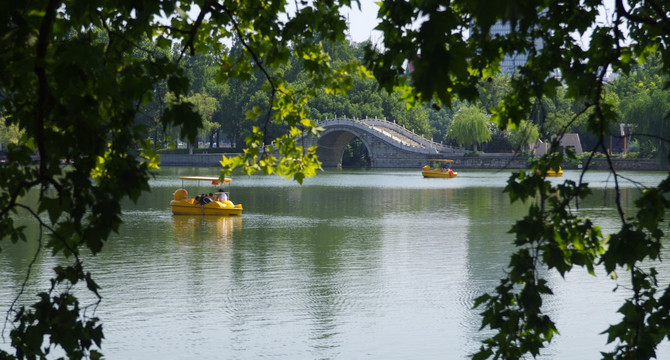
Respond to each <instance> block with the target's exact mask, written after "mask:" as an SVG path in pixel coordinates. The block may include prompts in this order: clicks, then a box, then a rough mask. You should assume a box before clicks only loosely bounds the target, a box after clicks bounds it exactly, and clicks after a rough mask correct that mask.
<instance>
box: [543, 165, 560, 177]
mask: <svg viewBox="0 0 670 360" xmlns="http://www.w3.org/2000/svg"><path fill="white" fill-rule="evenodd" d="M547 176H553V177H560V176H563V169H562V168H561V167H560V166H559V167H558V171H556V170H554V169H549V170H547Z"/></svg>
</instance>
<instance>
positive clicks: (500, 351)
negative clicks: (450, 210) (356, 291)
mask: <svg viewBox="0 0 670 360" xmlns="http://www.w3.org/2000/svg"><path fill="white" fill-rule="evenodd" d="M603 2H604V1H598V0H590V1H569V2H559V1H546V0H525V1H519V0H511V1H504V2H491V1H489V0H455V1H451V2H449V3H443V2H436V1H432V0H414V1H411V2H407V1H406V0H384V1H381V3H380V9H379V13H378V18H379V20H380V24H379V26H378V30H380V31H381V32H382V33H383V43H382V44H380V46H379V47H377V48H375V47H373V46H369V47H368V49H367V51H366V56H365V62H366V65H367V68H368V69H370V71H371V73H372V74H374V77H375V78H376V80H377V81H378V83H379V85H380V86H381V87H382V88H384V89H386V90H387V91H388V92H389V93H393V92H394V91H401V93H402V97H403V98H404V99H406V100H408V101H409V103H410V104H419V103H424V102H427V103H431V104H432V105H434V107H436V108H439V107H441V106H446V107H450V106H451V105H453V104H454V103H455V101H457V99H460V100H467V101H469V102H471V103H473V102H474V101H476V99H477V97H478V96H479V91H478V88H477V86H478V84H480V83H481V81H489V79H493V78H494V77H495V75H496V74H497V73H499V71H500V66H499V63H500V60H501V59H502V58H503V56H504V55H512V54H515V53H524V54H526V55H528V59H529V60H528V62H527V63H526V64H525V65H523V66H521V67H520V68H519V69H518V72H517V73H516V74H515V76H513V77H512V79H511V81H510V84H509V88H510V89H511V92H510V93H509V94H507V95H506V96H504V97H503V98H502V101H496V100H492V101H491V102H490V103H491V104H492V105H494V106H495V107H494V108H493V109H492V110H491V112H492V119H493V120H494V121H496V122H497V123H498V124H499V126H500V127H501V128H505V127H506V125H507V124H509V123H512V124H519V123H520V122H521V121H522V120H523V119H528V118H530V113H531V112H532V108H533V104H535V103H536V101H535V99H544V98H548V99H554V95H555V94H556V91H557V89H560V88H563V89H565V97H566V98H567V99H572V100H574V101H575V103H576V104H579V106H580V108H577V109H574V114H575V115H574V116H573V117H571V118H568V119H563V120H566V121H567V123H566V125H565V126H564V127H562V128H561V129H560V131H561V132H565V131H566V130H567V127H569V126H572V124H573V123H574V122H575V121H578V119H580V116H584V119H585V120H584V128H585V129H586V130H587V131H589V132H591V133H592V134H593V137H594V141H593V147H594V149H598V148H601V149H602V150H605V141H606V136H607V134H608V131H609V130H610V129H611V128H613V127H615V126H616V125H617V124H618V122H619V121H620V118H619V114H618V112H617V111H616V105H615V104H614V103H613V101H612V100H611V98H609V97H608V96H606V94H605V78H606V75H607V73H608V71H610V70H613V71H614V72H616V73H619V74H623V75H627V74H631V73H634V72H636V71H638V69H639V67H638V64H645V63H647V62H648V61H649V60H650V59H652V57H653V56H652V54H654V53H658V58H657V59H656V61H657V62H656V68H657V70H658V72H659V73H660V74H664V75H667V74H668V72H669V70H670V49H669V48H668V47H667V44H668V42H669V40H670V4H669V3H668V2H666V1H660V0H644V1H642V0H616V1H615V2H614V6H615V7H614V9H610V11H609V12H608V14H610V15H609V17H608V18H607V19H606V20H607V21H604V22H603V21H599V19H598V14H599V13H601V12H602V10H603V9H604V8H603ZM357 3H358V2H357V1H351V0H313V1H294V2H290V1H282V0H277V1H264V0H245V1H232V0H230V1H228V0H221V1H213V0H205V1H198V2H189V1H173V0H164V1H148V0H139V1H138V0H116V1H102V0H86V1H83V0H74V1H60V0H41V1H30V2H16V1H15V2H11V1H5V2H2V4H1V5H0V35H1V36H0V64H2V65H1V66H0V111H1V112H2V113H1V114H0V116H2V117H3V118H4V119H5V122H6V126H8V127H11V126H16V127H18V129H19V130H20V131H22V132H23V135H22V139H23V141H22V142H20V143H19V144H15V145H10V146H9V147H8V151H7V157H8V160H9V161H8V163H7V164H6V165H2V166H0V234H1V235H0V236H2V241H3V243H2V245H3V246H4V245H6V243H5V241H12V242H17V241H28V240H30V241H38V242H39V243H40V244H43V246H44V247H45V248H47V249H49V250H50V252H51V253H52V254H54V255H59V256H60V255H64V257H65V260H64V261H63V263H62V264H60V265H58V266H57V267H56V268H55V269H54V276H53V280H52V284H53V286H52V287H51V289H49V290H47V291H44V292H43V293H40V294H39V300H38V302H37V303H36V304H34V305H33V306H32V307H19V308H12V309H10V314H11V315H12V316H11V317H12V318H11V321H12V325H13V326H12V329H11V331H10V337H11V341H12V346H13V348H14V350H15V352H14V354H8V353H6V352H4V351H3V352H0V357H4V358H12V357H14V358H42V357H45V356H46V353H47V352H50V351H51V350H52V349H53V348H59V349H60V350H62V351H63V352H64V353H65V354H66V356H67V357H68V358H74V359H77V358H99V357H100V356H101V354H100V353H99V348H100V344H101V341H102V338H103V334H102V327H101V324H100V322H99V320H98V319H97V318H94V317H87V316H85V315H84V313H83V312H82V311H81V308H82V306H81V305H80V304H79V302H78V300H77V298H76V297H75V296H74V295H73V294H72V293H71V292H70V291H68V289H70V288H71V285H74V284H76V283H83V284H85V285H86V287H87V288H88V289H89V291H91V292H92V293H93V294H96V295H97V294H98V293H97V291H98V285H97V284H96V283H95V281H94V279H93V276H92V275H91V274H90V273H88V272H86V271H85V267H84V258H83V255H82V250H83V249H88V250H89V251H90V252H91V253H93V254H96V253H98V252H100V251H101V250H102V248H103V246H104V243H105V240H106V239H107V238H108V236H109V234H110V233H111V232H113V231H116V230H117V229H118V227H119V226H120V224H121V220H120V211H121V209H120V205H119V203H120V200H121V199H123V198H126V197H129V198H131V199H137V198H138V196H139V195H140V193H141V192H142V191H146V190H147V189H148V179H149V177H150V175H151V170H152V169H153V168H155V167H156V164H157V161H156V156H155V154H153V153H152V149H151V147H150V146H149V144H148V142H147V141H146V138H147V133H146V127H145V126H144V125H142V123H141V122H138V120H137V115H138V112H139V111H140V110H141V109H142V108H143V106H146V105H148V104H149V103H151V102H152V101H155V100H156V98H157V97H158V98H163V95H160V96H157V92H158V90H157V89H159V85H160V84H163V86H165V89H166V90H167V92H170V93H172V94H173V98H172V99H173V100H169V101H168V102H166V103H165V111H163V112H162V115H161V116H160V117H159V120H158V122H159V123H160V124H161V125H162V126H164V127H174V128H175V129H179V131H180V135H179V136H180V138H182V139H188V140H189V141H193V140H194V139H195V136H196V135H197V132H198V129H199V128H200V127H201V126H202V118H201V116H200V115H199V113H198V112H197V111H196V110H195V107H194V105H193V104H192V103H191V102H187V101H184V98H185V97H187V96H189V95H190V94H189V93H188V91H189V85H190V84H189V80H188V77H187V75H186V73H185V71H184V68H183V67H182V66H180V65H179V63H180V62H182V61H184V59H185V56H186V55H187V54H189V55H190V56H195V55H198V54H203V53H211V54H215V55H216V56H215V61H216V64H217V66H218V71H217V72H216V73H215V74H214V75H213V77H214V78H215V79H216V81H217V82H218V83H219V84H225V83H228V84H229V85H230V86H232V85H233V84H235V83H236V82H237V84H241V83H243V82H244V81H247V80H249V79H252V78H260V79H263V83H265V86H266V88H265V91H266V92H265V94H266V97H267V98H266V100H267V106H265V107H260V106H256V107H254V108H252V110H251V111H249V112H248V113H247V117H248V118H249V119H254V120H256V121H257V122H258V123H259V125H257V126H255V127H254V128H253V130H252V133H251V135H250V136H248V137H247V138H246V139H245V143H246V149H245V152H244V155H243V156H241V157H239V158H233V159H224V161H223V162H222V164H223V167H224V172H230V171H232V170H233V169H235V168H238V167H243V168H244V169H245V170H246V171H247V172H249V173H252V172H255V171H264V172H266V173H278V174H281V175H284V176H288V177H293V178H294V179H295V180H297V181H299V182H300V181H302V179H304V177H306V176H311V175H314V174H315V171H316V169H318V167H319V163H318V159H317V158H316V155H315V149H313V148H312V149H306V150H303V149H302V148H301V147H299V146H298V144H297V141H296V138H297V137H299V136H302V135H304V134H316V133H318V130H319V128H318V127H317V126H316V125H315V124H314V122H313V121H312V119H310V118H309V116H308V115H307V111H306V110H305V104H307V103H308V101H309V99H311V98H313V97H314V96H315V94H316V93H317V92H318V91H325V92H326V93H328V94H335V95H338V94H344V93H345V92H346V90H347V89H348V88H350V87H351V86H352V85H353V84H354V80H353V78H352V75H363V76H366V75H368V72H367V70H366V68H365V67H363V66H362V65H361V63H360V62H359V61H358V60H357V59H352V60H351V61H342V62H340V61H338V62H337V64H335V62H334V61H332V59H331V58H330V56H329V55H328V54H327V53H326V52H325V51H324V45H323V44H324V42H326V41H331V42H333V43H337V42H342V41H345V33H346V21H345V19H344V18H343V17H342V16H341V15H340V12H339V11H340V9H341V8H343V7H349V6H352V5H353V6H355V5H356V4H357ZM188 14H193V17H192V18H191V17H189V15H188ZM165 19H168V20H165ZM499 21H502V22H504V23H506V24H509V25H510V28H511V29H512V31H511V32H510V33H509V34H506V35H497V36H491V34H490V29H491V26H492V25H493V24H495V23H496V22H499ZM582 36H584V37H585V38H584V41H577V40H575V38H576V37H582ZM147 42H151V43H153V44H155V46H152V47H149V46H145V45H144V44H146V43H147ZM232 42H234V46H233V47H232V48H231V51H230V52H226V51H224V50H225V47H226V45H225V44H230V43H232ZM540 42H541V43H542V47H539V46H536V44H538V43H540ZM168 53H170V54H173V55H172V57H169V56H167V55H166V54H168ZM291 54H293V55H295V59H298V60H297V61H299V62H300V63H301V66H300V68H301V70H300V75H299V76H305V81H306V84H307V85H308V86H301V87H295V86H293V85H292V84H290V83H289V82H287V81H286V80H285V79H284V77H283V76H288V75H292V76H295V77H296V78H297V76H298V75H297V74H295V73H293V74H290V73H287V72H284V70H285V69H284V68H283V66H285V65H286V64H287V63H288V62H289V61H290V60H289V59H291ZM408 61H409V62H411V63H412V64H413V68H414V71H413V72H412V74H411V75H410V76H409V77H408V76H406V75H405V70H404V66H405V64H406V63H407V62H408ZM662 79H663V80H662V81H663V82H664V84H663V86H662V88H664V87H666V86H667V85H668V84H667V83H665V82H666V80H665V79H667V78H662ZM198 86H200V85H198ZM201 87H203V88H206V87H207V85H206V84H204V85H202V86H201ZM261 98H262V97H261V96H259V97H257V99H261ZM652 99H654V101H658V99H660V98H655V97H653V98H652ZM645 101H646V100H645ZM487 104H488V103H487ZM486 106H488V105H486ZM661 110H662V109H661ZM662 119H663V120H662V121H661V123H667V116H666V117H663V118H662ZM272 123H275V124H282V125H283V126H284V129H285V130H283V131H282V132H281V133H280V134H278V135H277V138H276V139H274V145H273V146H271V147H270V148H265V145H266V144H269V143H270V140H271V139H270V138H269V135H268V134H269V131H270V124H272ZM663 129H667V127H666V128H663ZM237 130H239V129H237ZM667 134H668V133H667V132H665V133H663V132H660V133H659V132H657V133H655V134H649V135H653V136H654V137H655V138H657V139H658V140H660V141H664V142H665V143H667V141H668V135H667ZM555 145H557V144H555ZM137 149H139V151H136V150H137ZM265 150H268V152H267V153H266V154H267V156H263V153H264V151H265ZM275 150H277V154H278V155H274V151H275ZM603 152H605V153H606V151H603ZM33 154H35V155H36V159H35V157H34V156H33ZM568 156H570V155H568ZM62 160H70V161H72V166H70V167H62V166H61V161H62ZM562 160H563V154H559V153H554V152H552V153H551V154H549V155H548V156H546V157H543V158H542V159H540V160H538V161H537V162H536V163H534V165H533V169H532V171H531V172H528V173H526V172H519V173H516V174H514V175H513V176H512V177H511V178H510V181H509V184H508V187H507V188H506V191H507V192H508V193H509V195H510V198H511V200H512V201H517V200H525V201H529V202H530V203H531V205H530V206H529V213H528V215H527V216H526V217H524V218H523V219H521V220H519V222H518V223H517V224H516V225H514V226H513V228H512V232H513V233H514V234H515V244H516V245H517V246H518V250H517V251H516V252H515V253H514V254H513V255H512V257H511V260H510V266H509V269H508V272H507V276H506V277H505V278H504V279H502V280H501V282H500V285H499V286H498V287H497V288H496V289H494V290H493V291H492V293H490V294H485V295H483V296H482V297H480V298H479V299H478V300H477V302H476V304H475V305H476V306H478V307H480V308H481V309H482V310H481V311H482V315H483V317H482V319H483V321H482V326H483V327H485V328H490V329H491V330H492V332H493V335H492V336H491V338H489V339H487V340H485V341H484V342H483V344H482V347H481V349H480V351H479V352H478V353H477V354H475V356H474V357H475V359H484V358H489V357H493V358H522V357H525V356H527V355H531V356H537V355H538V354H540V353H541V351H542V348H543V347H544V346H545V345H546V344H547V343H548V342H550V341H551V339H552V337H553V336H554V335H555V334H556V332H557V329H556V327H555V325H554V323H553V321H552V320H551V318H550V317H549V316H548V315H547V314H546V312H545V311H544V309H543V307H542V298H543V297H546V296H550V294H551V292H552V291H551V288H550V287H549V285H548V283H547V281H546V280H545V279H544V278H542V275H541V274H542V273H543V272H542V271H540V270H541V269H543V268H549V269H554V270H556V271H558V272H559V273H561V274H565V273H566V272H568V271H570V270H571V269H573V268H574V267H575V266H576V267H583V268H586V269H587V270H588V271H591V272H594V269H595V268H596V267H597V266H601V267H604V269H605V270H606V271H607V272H610V273H614V272H627V273H628V274H629V275H630V286H629V288H630V289H631V292H632V294H631V296H630V297H629V298H628V299H627V300H626V301H625V303H624V304H622V306H621V308H620V310H619V312H620V314H621V321H620V322H619V323H617V324H613V325H612V326H611V327H610V328H609V329H607V334H608V340H609V341H610V342H613V343H614V347H613V349H612V350H611V351H610V352H608V353H605V354H603V357H604V358H606V359H628V358H635V359H646V358H651V357H654V356H655V355H656V354H655V349H656V347H657V345H658V344H659V342H660V341H662V340H663V339H666V338H667V337H668V335H669V334H670V325H668V323H669V322H668V319H670V310H669V309H670V290H669V289H667V288H663V287H660V285H658V282H657V274H656V271H655V270H654V268H653V261H656V260H658V259H659V251H660V248H661V246H662V241H663V240H664V239H665V234H664V232H663V229H662V227H660V226H661V225H662V224H663V223H664V221H665V217H664V216H665V211H666V210H667V209H668V208H669V207H670V201H668V192H670V179H666V180H665V181H663V182H662V183H660V184H659V185H658V186H657V187H653V188H648V189H644V190H643V191H642V194H641V198H640V199H639V200H638V201H637V202H636V206H637V212H636V213H626V212H625V211H624V209H623V207H622V206H621V203H620V201H619V199H618V197H617V201H616V203H617V210H618V212H619V215H620V226H619V228H618V230H617V231H615V232H614V233H612V234H603V233H602V231H601V230H600V228H599V227H598V226H597V225H596V224H594V223H593V222H592V221H591V220H590V219H586V218H582V217H580V216H579V214H578V213H576V212H573V211H572V207H571V206H572V205H571V204H573V203H574V201H573V200H578V199H580V198H583V197H584V196H587V194H588V193H589V189H588V185H587V184H585V183H582V182H573V181H565V182H564V183H562V184H560V185H552V184H551V183H549V182H547V181H546V180H545V179H544V174H545V173H546V170H548V169H549V168H555V169H556V168H558V166H559V165H560V163H561V162H562ZM588 165H589V161H588V160H587V166H586V168H585V171H587V170H588V167H589V166H588ZM536 170H537V171H536ZM611 171H612V173H613V174H614V175H615V176H614V179H615V180H617V179H618V175H617V173H616V169H615V168H614V167H612V168H611ZM31 190H32V191H38V192H39V202H38V204H37V205H36V206H30V205H29V204H27V203H25V202H23V200H22V199H23V197H22V196H24V195H25V194H26V193H27V192H28V191H31ZM19 210H21V211H25V212H27V213H29V214H30V215H32V216H33V219H34V221H35V223H36V224H38V226H39V228H40V231H39V232H38V233H39V234H40V235H39V238H37V239H27V238H26V233H25V232H24V229H23V228H22V227H20V226H18V225H17V224H15V223H14V221H13V218H12V214H13V213H15V212H16V211H19ZM40 249H42V247H40ZM643 261H644V262H645V264H644V266H642V265H641V264H642V262H643Z"/></svg>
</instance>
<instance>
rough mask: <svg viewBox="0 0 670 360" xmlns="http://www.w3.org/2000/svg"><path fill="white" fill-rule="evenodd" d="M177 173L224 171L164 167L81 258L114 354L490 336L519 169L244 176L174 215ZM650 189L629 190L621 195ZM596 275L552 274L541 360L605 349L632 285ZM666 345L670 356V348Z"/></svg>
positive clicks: (327, 354) (448, 347) (607, 198)
mask: <svg viewBox="0 0 670 360" xmlns="http://www.w3.org/2000/svg"><path fill="white" fill-rule="evenodd" d="M178 175H213V170H212V169H206V168H203V169H181V168H175V169H167V170H163V172H162V173H161V174H160V175H159V176H158V177H157V178H156V180H155V182H154V183H153V184H152V185H153V186H152V192H151V193H149V194H146V195H145V196H143V197H142V198H141V199H140V201H139V202H138V203H137V204H135V203H130V202H129V203H127V204H124V209H125V210H124V222H125V224H124V226H123V227H122V228H121V230H120V232H119V233H118V234H116V235H115V236H114V237H113V238H112V239H110V241H109V242H108V243H107V245H106V246H105V249H104V251H103V253H102V254H101V255H100V256H97V257H94V258H85V260H84V262H85V265H86V266H87V267H88V270H90V271H92V272H93V273H94V274H97V275H96V276H97V277H96V280H97V281H98V283H99V284H100V285H101V286H102V295H103V297H104V299H103V303H102V305H101V306H100V307H99V308H98V311H97V313H96V315H97V316H99V317H100V318H101V319H102V321H103V324H104V329H105V336H106V340H105V342H104V343H103V349H102V350H103V353H105V355H106V357H107V358H108V359H164V358H167V359H221V358H227V359H228V358H230V359H237V358H279V359H315V358H322V359H334V358H343V359H350V358H362V357H365V358H383V359H408V358H417V357H418V358H448V359H465V358H467V355H468V354H470V353H472V352H473V351H475V350H476V348H477V347H478V341H479V340H481V339H482V338H483V337H484V336H485V335H486V334H485V333H481V332H480V331H479V324H480V318H479V316H478V314H477V311H476V310H472V309H471V307H472V303H473V299H474V298H476V297H477V296H478V295H480V294H482V293H483V292H486V291H491V290H492V289H493V288H494V287H495V286H496V285H497V284H498V279H499V278H500V276H501V275H502V274H503V273H504V271H505V267H506V265H507V263H508V261H509V260H508V259H509V254H510V252H511V251H512V250H513V249H512V247H511V246H510V244H511V241H512V238H511V235H509V234H507V231H508V230H509V228H510V227H511V225H512V224H513V223H514V222H515V221H516V220H517V219H519V218H520V216H521V215H522V214H523V213H524V211H525V208H526V205H524V204H513V205H510V204H509V201H508V198H507V195H506V194H504V193H503V192H502V188H503V187H504V185H505V182H506V180H507V178H508V177H509V172H507V173H504V172H477V171H467V172H460V173H459V177H458V178H455V179H449V180H448V181H445V180H444V179H423V178H422V177H421V176H420V173H419V172H418V171H404V170H400V171H343V172H327V173H325V174H321V175H319V176H318V177H317V178H314V179H309V180H308V181H306V184H305V185H304V186H298V185H296V184H295V183H292V182H288V181H285V180H281V179H278V178H276V177H262V176H259V177H249V178H248V177H236V178H235V179H234V181H233V183H232V189H231V197H232V198H233V199H234V201H235V202H239V203H243V204H244V207H245V213H244V215H242V216H241V217H215V216H211V217H209V216H208V217H201V216H173V215H172V214H171V213H170V210H169V201H170V199H171V196H172V195H171V194H172V192H173V191H174V189H175V188H177V187H178V186H180V182H179V181H178V180H175V179H177V177H178ZM643 175H644V176H643V178H642V179H641V180H640V181H645V182H652V181H653V176H654V175H653V174H643ZM570 176H575V177H577V176H578V175H576V174H573V173H571V172H569V171H568V172H566V177H570ZM656 179H660V177H659V175H656ZM552 181H553V180H552ZM589 181H591V182H592V183H593V184H596V189H595V190H594V192H593V195H592V196H591V197H589V198H587V199H586V200H585V201H583V202H582V203H581V204H580V209H581V210H580V212H581V213H582V214H583V216H590V217H594V218H597V219H599V220H600V221H601V222H603V223H604V224H605V228H604V230H605V232H608V231H611V229H612V228H613V226H615V225H616V224H615V221H616V212H615V210H614V209H615V207H614V206H615V204H614V194H613V192H612V191H611V186H610V184H611V182H609V180H607V178H606V176H601V177H600V178H599V177H597V176H596V177H593V178H591V179H589ZM598 184H600V185H598ZM202 191H203V192H204V191H205V189H203V190H202ZM638 194H639V190H638V189H636V188H635V187H626V188H624V189H623V190H622V199H623V203H624V206H630V205H632V201H634V199H635V198H636V197H637V196H638ZM19 221H28V220H27V218H25V217H19ZM34 251H35V246H34V244H26V245H23V246H9V247H5V248H3V252H1V253H0V269H2V273H3V275H7V276H2V277H0V302H1V303H2V305H6V304H7V302H8V301H7V299H11V298H12V296H13V294H15V293H16V291H17V289H18V287H19V286H20V283H21V281H22V279H23V274H25V271H26V266H27V263H28V262H29V260H30V259H31V258H32V256H33V254H34ZM45 259H47V257H45ZM45 259H42V258H39V259H38V264H37V266H36V268H35V270H34V277H33V278H31V281H30V282H29V284H28V287H29V290H28V291H27V293H28V294H32V293H35V289H37V288H39V287H40V286H42V287H44V286H46V285H48V283H47V279H48V276H50V268H51V267H52V266H53V263H51V262H50V261H51V260H49V261H47V260H45ZM662 266H663V267H661V268H660V269H659V270H660V271H661V273H662V274H668V275H665V276H670V270H668V268H667V266H665V265H664V264H662ZM599 275H600V276H599V277H591V276H589V275H588V274H586V273H583V272H580V271H576V272H575V273H572V274H569V275H568V280H569V281H564V280H563V279H562V278H561V277H560V276H558V275H557V274H553V273H549V274H547V277H548V280H549V282H550V284H551V286H552V287H553V288H554V292H555V295H554V296H552V297H549V298H547V299H546V304H547V307H548V311H549V312H550V314H551V315H552V316H553V317H554V319H555V320H556V322H557V324H558V326H559V330H560V331H561V336H559V337H558V338H557V339H556V340H555V342H554V343H553V344H552V345H551V346H550V347H549V349H547V350H546V351H545V353H544V355H543V356H542V357H541V358H542V359H592V358H597V357H598V351H600V350H605V349H606V345H605V342H606V339H605V338H604V337H603V336H602V335H599V333H600V332H601V331H603V330H605V329H606V327H607V326H608V324H609V323H611V322H613V321H615V320H616V314H615V310H616V306H617V302H618V301H620V300H621V298H623V297H624V296H625V295H626V294H625V293H623V292H617V293H612V291H611V290H612V289H613V288H614V287H615V285H616V283H614V282H613V281H611V280H609V279H608V278H607V277H606V276H603V275H604V274H599ZM662 276H663V275H662ZM27 300H31V299H27ZM5 307H6V306H5ZM584 319H589V321H588V322H586V323H585V321H584ZM8 346H9V345H8V344H7V343H2V342H0V347H2V348H3V349H4V348H7V347H8ZM663 355H665V356H663ZM659 357H660V358H664V357H670V351H668V349H667V346H665V347H663V348H662V349H661V350H660V352H659Z"/></svg>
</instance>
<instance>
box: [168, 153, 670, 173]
mask: <svg viewBox="0 0 670 360" xmlns="http://www.w3.org/2000/svg"><path fill="white" fill-rule="evenodd" d="M223 155H226V156H228V157H231V156H236V155H238V154H237V153H223V154H222V153H217V154H193V155H189V154H160V158H161V160H160V166H175V167H219V166H221V164H220V161H221V159H222V156H223ZM450 159H453V160H454V162H453V167H454V168H457V169H485V170H486V169H528V168H529V167H528V157H526V156H520V155H515V154H480V155H479V156H451V157H450ZM612 163H613V164H614V167H615V169H617V170H638V171H668V170H669V169H668V166H667V165H665V166H664V165H663V164H661V163H660V161H659V160H657V159H619V158H612ZM424 164H425V160H423V161H417V162H416V164H412V165H411V166H377V167H375V168H406V169H411V168H421V166H423V165H424ZM561 166H562V167H563V169H578V168H579V166H578V165H576V164H572V163H563V164H562V165H561ZM582 166H583V165H582ZM608 168H609V165H608V163H607V159H605V158H597V159H593V160H592V161H591V163H590V164H589V169H591V170H607V169H608Z"/></svg>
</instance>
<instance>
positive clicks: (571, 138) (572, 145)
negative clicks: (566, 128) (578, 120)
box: [534, 133, 584, 156]
mask: <svg viewBox="0 0 670 360" xmlns="http://www.w3.org/2000/svg"><path fill="white" fill-rule="evenodd" d="M550 146H551V144H550V143H548V142H547V143H545V142H542V140H540V141H538V142H537V143H536V144H535V145H534V153H535V155H537V156H542V155H545V154H546V153H548V152H549V148H550ZM559 146H561V148H562V149H563V151H564V152H565V149H570V150H572V152H573V153H575V154H581V153H583V152H584V151H583V150H582V143H581V141H580V140H579V134H577V133H571V134H565V135H563V138H562V139H561V142H560V143H559Z"/></svg>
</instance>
